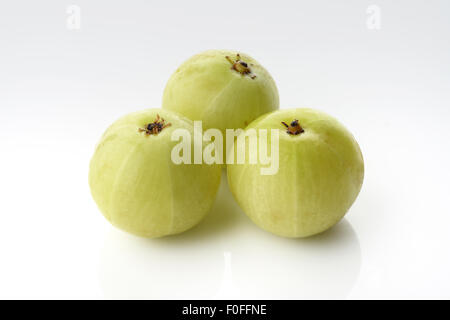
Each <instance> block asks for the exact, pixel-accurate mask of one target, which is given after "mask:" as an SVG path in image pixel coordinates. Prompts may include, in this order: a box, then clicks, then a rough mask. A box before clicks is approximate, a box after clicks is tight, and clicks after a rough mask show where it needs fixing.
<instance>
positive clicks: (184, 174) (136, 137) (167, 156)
mask: <svg viewBox="0 0 450 320" xmlns="http://www.w3.org/2000/svg"><path fill="white" fill-rule="evenodd" d="M157 115H160V116H161V117H162V118H164V120H165V122H164V123H165V124H168V123H170V124H171V125H170V126H169V127H166V128H164V129H162V130H161V131H160V132H159V133H157V134H147V133H146V132H145V131H143V130H142V129H143V128H144V129H145V128H148V124H150V123H153V122H154V121H155V119H157ZM179 128H182V129H186V130H188V132H189V133H190V135H191V136H193V125H192V121H191V120H189V119H187V118H185V117H183V116H181V115H179V114H176V113H174V112H171V111H168V110H161V109H150V110H145V111H141V112H136V113H132V114H129V115H127V116H125V117H123V118H121V119H119V120H118V121H117V122H115V123H114V124H113V125H112V126H111V127H109V129H107V130H106V132H105V133H104V135H103V137H102V138H101V140H100V143H99V144H98V146H97V147H96V150H95V153H94V156H93V157H92V160H91V163H90V171H89V184H90V187H91V192H92V196H93V198H94V200H95V201H96V203H97V205H98V207H99V208H100V210H101V212H102V213H103V215H104V216H105V217H106V219H108V220H109V221H110V222H111V223H112V224H113V225H114V226H116V227H118V228H120V229H122V230H125V231H127V232H130V233H132V234H135V235H138V236H143V237H148V238H154V237H161V236H166V235H171V234H176V233H180V232H183V231H185V230H188V229H189V228H192V227H193V226H195V225H196V224H197V223H199V222H200V221H201V220H202V218H203V217H204V216H205V215H206V214H207V213H208V211H209V210H210V208H211V206H212V204H213V202H214V198H215V195H216V192H217V189H218V187H219V183H220V176H221V169H220V167H219V166H217V165H207V164H183V163H182V164H179V165H177V164H175V163H174V162H173V161H172V159H171V154H172V149H173V147H174V146H175V145H176V144H178V143H179V141H171V140H172V139H171V134H172V132H173V131H174V130H176V129H179Z"/></svg>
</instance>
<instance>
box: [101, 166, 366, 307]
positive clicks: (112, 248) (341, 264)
mask: <svg viewBox="0 0 450 320" xmlns="http://www.w3.org/2000/svg"><path fill="white" fill-rule="evenodd" d="M360 266H361V251H360V247H359V242H358V238H357V236H356V234H355V232H354V230H353V229H352V227H351V225H350V224H349V223H348V222H347V221H346V220H343V221H342V222H340V223H339V224H338V225H337V226H335V227H334V228H332V229H331V230H329V231H328V232H325V233H323V234H321V235H318V236H315V237H312V238H308V239H284V238H280V237H277V236H274V235H272V234H270V233H267V232H265V231H263V230H260V229H259V228H258V227H256V226H255V225H254V224H253V223H251V222H250V220H249V219H248V218H247V217H246V216H245V214H244V213H243V212H242V211H241V210H240V209H239V207H238V206H237V204H236V203H235V202H234V199H233V198H232V195H231V193H230V191H229V190H228V184H227V181H226V175H225V174H224V175H223V177H222V183H221V186H220V190H219V193H218V196H217V200H216V203H215V205H214V207H213V209H212V211H211V213H210V214H209V216H208V217H207V218H206V219H205V220H204V221H203V222H202V223H201V224H200V225H199V226H197V227H196V228H194V229H192V230H190V231H188V232H186V233H184V234H181V235H177V236H172V237H167V238H162V239H153V240H148V239H141V238H136V237H134V236H131V235H127V234H125V233H123V232H121V231H118V230H112V231H111V232H110V233H109V234H108V236H107V238H106V241H105V245H104V248H103V250H102V254H101V262H100V273H99V277H100V282H101V287H102V289H103V291H104V294H105V296H106V297H108V298H136V299H144V298H151V299H164V298H172V299H184V298H190V299H215V298H217V299H233V298H234V299H245V298H249V299H250V298H268V299H269V298H271V299H283V298H284V299H296V298H345V297H346V296H347V295H348V293H349V292H350V291H351V289H352V287H353V285H354V283H355V281H356V279H357V277H358V274H359V269H360Z"/></svg>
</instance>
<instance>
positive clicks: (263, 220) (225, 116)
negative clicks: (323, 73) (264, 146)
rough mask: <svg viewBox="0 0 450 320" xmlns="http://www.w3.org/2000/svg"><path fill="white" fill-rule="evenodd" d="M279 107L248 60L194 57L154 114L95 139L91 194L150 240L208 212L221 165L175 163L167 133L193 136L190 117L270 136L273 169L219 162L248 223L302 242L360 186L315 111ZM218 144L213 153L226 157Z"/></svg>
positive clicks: (344, 137) (354, 159) (334, 127)
mask: <svg viewBox="0 0 450 320" xmlns="http://www.w3.org/2000/svg"><path fill="white" fill-rule="evenodd" d="M278 108H279V97H278V90H277V87H276V85H275V82H274V80H273V79H272V77H271V76H270V74H269V73H268V72H267V71H266V69H264V68H263V67H262V66H261V65H260V64H259V63H258V62H257V61H256V60H254V59H253V58H251V57H250V56H248V55H245V54H239V53H236V52H232V51H224V50H210V51H206V52H203V53H200V54H198V55H195V56H193V57H192V58H190V59H189V60H187V61H186V62H184V63H183V64H182V65H181V66H180V67H179V68H178V69H177V70H176V71H175V73H174V74H173V75H172V76H171V78H170V79H169V81H168V83H167V86H166V88H165V90H164V94H163V102H162V109H149V110H144V111H140V112H136V113H132V114H129V115H126V116H124V117H123V118H121V119H119V120H118V121H116V122H115V123H114V124H112V125H111V126H110V127H109V128H108V129H107V130H106V132H105V133H104V134H103V137H102V138H101V140H100V142H99V144H98V145H97V147H96V150H95V153H94V156H93V158H92V160H91V163H90V172H89V184H90V188H91V192H92V196H93V198H94V200H95V201H96V203H97V205H98V207H99V208H100V210H101V212H102V213H103V215H104V216H105V217H106V218H107V219H108V220H109V221H110V222H111V223H112V224H113V225H115V226H117V227H119V228H121V229H123V230H125V231H128V232H130V233H133V234H136V235H139V236H143V237H148V238H154V237H161V236H166V235H171V234H177V233H181V232H183V231H186V230H188V229H190V228H192V227H193V226H195V225H196V224H198V223H199V222H200V221H201V220H202V219H203V217H204V216H205V215H206V214H207V213H208V211H209V210H210V209H211V207H212V204H213V202H214V199H215V195H216V192H217V190H218V187H219V184H220V177H221V171H222V167H223V165H221V164H219V163H212V164H210V163H200V164H198V163H197V162H195V163H196V164H194V162H190V163H192V164H190V163H189V164H188V163H174V161H172V158H171V155H172V153H173V150H174V148H175V147H176V144H177V143H176V141H173V139H172V135H173V133H174V132H175V130H177V129H184V130H186V131H187V132H189V133H192V135H194V131H195V130H194V125H193V121H195V120H201V121H202V125H203V127H204V128H205V129H218V130H220V131H219V132H222V133H223V134H224V135H225V131H226V130H227V129H238V128H241V129H243V130H242V132H241V134H242V135H246V133H247V132H249V130H256V133H257V134H258V135H259V133H260V132H261V129H267V130H277V133H278V134H279V135H278V137H279V139H278V140H277V151H278V153H279V168H278V170H277V171H276V173H275V174H272V175H262V174H261V172H260V169H261V168H262V167H264V164H263V163H256V164H255V163H250V161H249V160H248V159H245V160H244V162H243V163H233V164H231V163H230V164H227V167H226V169H227V175H228V183H229V186H230V189H231V191H232V194H233V196H234V197H235V199H236V201H237V202H238V203H239V205H240V207H241V208H242V209H243V211H244V212H245V213H246V214H247V215H248V216H249V217H250V218H251V220H252V221H254V222H255V223H256V224H257V225H258V226H260V227H261V228H263V229H265V230H267V231H270V232H272V233H274V234H277V235H280V236H285V237H307V236H311V235H314V234H317V233H320V232H322V231H324V230H327V229H328V228H330V227H332V226H333V225H334V224H336V223H337V222H338V221H339V220H340V219H341V218H342V217H343V216H344V215H345V214H346V212H347V211H348V209H349V208H350V206H351V205H352V204H353V202H354V201H355V199H356V197H357V195H358V193H359V191H360V189H361V186H362V182H363V177H364V162H363V157H362V154H361V151H360V149H359V146H358V143H357V142H356V140H355V139H354V137H353V136H352V134H351V133H350V132H349V131H348V130H347V129H346V128H345V127H344V126H343V125H341V124H340V123H339V122H338V121H337V120H335V119H334V118H332V117H331V116H329V115H327V114H325V113H323V112H320V111H316V110H312V109H284V110H278ZM190 143H191V144H192V145H193V144H194V142H193V141H190ZM269 144H270V142H269ZM223 145H224V147H223V149H222V150H217V149H216V150H215V152H219V151H220V152H221V153H222V152H223V153H224V154H225V153H226V152H227V151H228V150H227V148H226V145H227V144H226V143H225V144H223ZM200 147H201V148H203V145H202V146H200ZM221 148H222V147H221ZM272 150H273V149H272ZM247 151H248V152H250V153H252V152H253V153H254V151H253V150H250V149H248V146H247ZM182 152H186V150H183V151H182ZM183 156H184V157H185V158H186V157H188V158H190V157H193V156H194V155H192V154H190V153H186V154H184V155H183ZM277 159H278V158H277Z"/></svg>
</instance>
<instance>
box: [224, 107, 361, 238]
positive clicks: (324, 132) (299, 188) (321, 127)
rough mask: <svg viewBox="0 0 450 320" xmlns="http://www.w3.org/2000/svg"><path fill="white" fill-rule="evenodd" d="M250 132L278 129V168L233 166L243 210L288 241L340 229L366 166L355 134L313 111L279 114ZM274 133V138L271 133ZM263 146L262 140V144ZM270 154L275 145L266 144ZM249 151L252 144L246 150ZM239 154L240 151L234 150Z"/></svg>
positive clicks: (235, 192) (232, 177)
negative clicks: (269, 172) (335, 227)
mask: <svg viewBox="0 0 450 320" xmlns="http://www.w3.org/2000/svg"><path fill="white" fill-rule="evenodd" d="M250 129H258V130H257V135H258V136H259V135H260V131H259V129H279V140H275V142H274V143H276V142H277V141H278V143H279V168H278V171H277V172H276V173H275V174H273V175H261V170H260V169H261V168H264V167H266V165H263V164H260V162H258V163H257V164H251V163H249V161H248V159H247V158H248V157H246V159H245V162H244V163H243V164H229V165H228V166H227V169H228V182H229V185H230V188H231V191H232V193H233V195H234V197H235V198H236V200H237V202H238V203H239V205H240V206H241V208H242V209H243V211H244V212H245V213H246V214H247V215H248V216H249V217H250V218H251V219H252V220H253V221H254V222H255V223H256V224H257V225H258V226H260V227H261V228H263V229H265V230H267V231H270V232H272V233H274V234H277V235H280V236H285V237H307V236H311V235H314V234H317V233H320V232H322V231H324V230H327V229H328V228H330V227H331V226H333V225H334V224H336V223H337V222H338V221H339V220H340V219H341V218H342V217H343V216H344V215H345V213H346V212H347V210H348V209H349V208H350V207H351V205H352V204H353V202H354V201H355V199H356V197H357V196H358V193H359V191H360V189H361V186H362V182H363V178H364V162H363V157H362V154H361V150H360V149H359V146H358V143H357V142H356V141H355V139H354V137H353V136H352V134H351V133H350V132H349V131H348V130H347V129H346V128H345V127H344V126H343V125H341V124H340V123H339V122H338V121H337V120H335V119H334V118H332V117H331V116H329V115H327V114H325V113H323V112H319V111H315V110H311V109H291V110H280V111H276V112H272V113H270V114H266V115H263V116H261V117H260V118H258V119H257V120H255V121H254V122H252V123H251V124H250V125H249V126H248V127H247V128H246V129H245V132H244V133H243V134H245V133H246V132H248V131H249V130H250ZM269 134H270V133H269ZM260 142H261V141H260ZM267 142H268V144H269V145H268V146H267V150H271V141H270V140H269V141H267ZM246 148H247V152H248V148H249V147H248V144H247V146H246ZM235 150H236V149H235Z"/></svg>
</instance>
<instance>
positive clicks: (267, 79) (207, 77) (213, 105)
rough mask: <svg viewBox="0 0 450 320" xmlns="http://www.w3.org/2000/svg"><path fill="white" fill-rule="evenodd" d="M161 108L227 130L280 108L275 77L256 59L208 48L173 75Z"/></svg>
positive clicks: (206, 126) (206, 127)
mask: <svg viewBox="0 0 450 320" xmlns="http://www.w3.org/2000/svg"><path fill="white" fill-rule="evenodd" d="M162 107H163V108H164V109H169V110H172V111H177V112H179V113H181V114H183V115H185V116H186V117H188V118H190V119H192V120H201V121H203V127H204V128H205V129H209V128H216V129H220V130H222V132H223V133H225V129H237V128H245V127H246V126H247V125H248V124H249V123H250V122H251V121H253V120H254V119H256V118H257V117H259V116H260V115H263V114H265V113H267V112H270V111H274V110H276V109H278V107H279V98H278V90H277V87H276V85H275V82H274V81H273V79H272V77H271V76H270V74H269V73H268V72H267V71H266V69H264V68H263V67H262V66H261V65H260V64H259V63H258V62H256V60H254V59H253V58H251V57H250V56H248V55H246V54H239V53H237V52H236V51H227V50H209V51H205V52H203V53H200V54H197V55H195V56H193V57H191V58H190V59H189V60H187V61H186V62H184V63H183V64H182V65H181V66H180V67H179V68H178V70H177V71H176V72H175V73H174V74H173V75H172V77H171V78H170V79H169V81H168V83H167V85H166V88H165V90H164V95H163V102H162Z"/></svg>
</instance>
